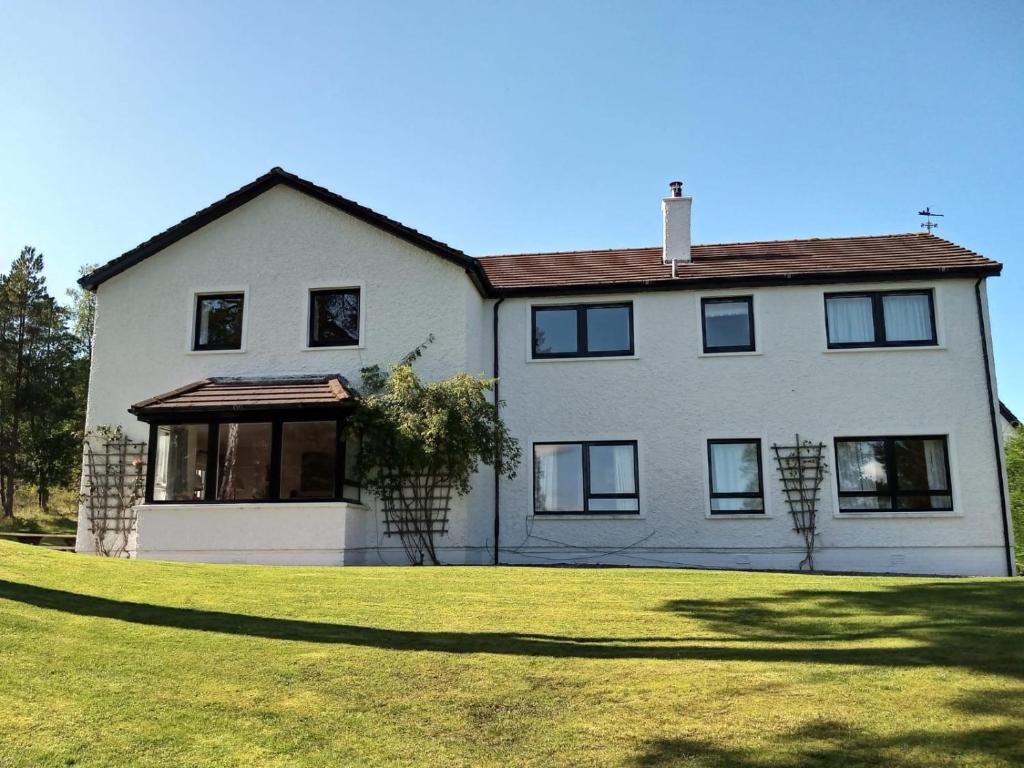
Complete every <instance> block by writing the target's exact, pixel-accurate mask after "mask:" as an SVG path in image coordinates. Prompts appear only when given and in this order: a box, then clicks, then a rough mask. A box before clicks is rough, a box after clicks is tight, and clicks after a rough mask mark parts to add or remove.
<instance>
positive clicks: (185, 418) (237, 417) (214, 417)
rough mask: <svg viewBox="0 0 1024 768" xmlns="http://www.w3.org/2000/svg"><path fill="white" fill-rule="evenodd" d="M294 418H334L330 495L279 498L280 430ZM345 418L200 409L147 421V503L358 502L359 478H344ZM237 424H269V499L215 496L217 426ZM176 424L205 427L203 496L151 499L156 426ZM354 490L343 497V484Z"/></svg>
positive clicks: (291, 412) (311, 413)
mask: <svg viewBox="0 0 1024 768" xmlns="http://www.w3.org/2000/svg"><path fill="white" fill-rule="evenodd" d="M297 421H333V422H335V432H334V434H335V440H336V441H337V442H336V446H337V450H336V451H335V455H334V493H333V494H332V495H330V496H324V497H316V498H303V499H281V498H278V497H279V496H280V490H281V464H282V462H281V456H282V453H281V450H282V444H283V431H284V426H283V425H284V423H285V422H297ZM346 421H347V417H346V416H339V415H338V413H337V412H336V411H328V412H318V411H314V410H301V411H294V410H283V409H276V410H254V411H247V412H238V413H234V412H231V411H223V412H220V411H218V412H203V413H193V414H188V413H182V414H175V415H174V416H173V417H170V416H166V417H161V418H160V419H158V420H154V421H152V422H150V424H149V453H148V455H147V472H146V496H145V503H146V504H310V503H323V502H325V501H338V502H348V503H350V504H361V503H362V501H361V497H362V488H361V486H360V483H359V480H358V478H347V477H345V453H346V447H347V446H346V441H345V439H344V428H345V423H346ZM233 422H237V423H248V424H252V423H267V422H269V423H270V425H271V444H270V445H271V447H270V484H269V488H268V494H267V496H268V498H266V499H248V500H246V499H232V500H230V501H221V500H219V499H217V498H216V496H217V485H218V476H217V463H218V461H219V458H220V456H219V454H220V426H221V424H230V423H233ZM177 424H204V425H206V427H207V429H208V437H207V447H206V478H207V479H206V486H205V487H204V488H203V498H202V499H154V498H153V491H154V486H155V484H156V441H157V431H158V428H159V427H164V426H173V425H177ZM346 486H349V487H352V488H355V489H357V491H359V495H358V496H356V497H355V498H351V497H346V496H345V487H346Z"/></svg>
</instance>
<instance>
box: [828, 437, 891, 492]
mask: <svg viewBox="0 0 1024 768" xmlns="http://www.w3.org/2000/svg"><path fill="white" fill-rule="evenodd" d="M838 458H839V490H841V491H877V490H878V488H879V486H881V485H884V484H886V483H887V482H888V469H887V468H886V466H885V462H884V458H885V453H884V446H883V444H882V442H881V441H878V440H870V441H862V442H856V443H854V442H849V441H843V442H841V443H839V447H838Z"/></svg>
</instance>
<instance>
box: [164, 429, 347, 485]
mask: <svg viewBox="0 0 1024 768" xmlns="http://www.w3.org/2000/svg"><path fill="white" fill-rule="evenodd" d="M150 434H151V455H152V456H153V460H152V464H151V471H150V481H149V487H148V489H147V499H148V500H149V501H153V502H179V503H181V502H241V501H326V500H335V499H343V500H347V501H355V502H358V501H359V496H360V492H359V483H358V479H357V474H356V462H357V458H358V441H357V440H356V439H354V438H353V437H351V436H350V437H346V436H345V434H344V430H343V421H342V420H341V419H337V418H326V419H306V418H301V417H298V416H294V417H293V416H278V417H274V418H270V417H267V418H264V419H263V420H257V419H256V418H255V417H254V418H251V419H248V420H244V421H243V420H226V419H224V420H212V421H209V422H205V423H188V424H179V423H175V424H153V425H151V433H150Z"/></svg>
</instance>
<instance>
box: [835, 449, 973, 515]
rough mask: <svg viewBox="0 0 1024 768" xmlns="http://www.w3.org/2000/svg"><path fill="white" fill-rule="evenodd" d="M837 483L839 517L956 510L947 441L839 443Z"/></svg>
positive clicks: (837, 451) (837, 450)
mask: <svg viewBox="0 0 1024 768" xmlns="http://www.w3.org/2000/svg"><path fill="white" fill-rule="evenodd" d="M836 477H837V478H838V482H839V511H840V512H851V513H857V512H890V511H895V512H921V511H928V512H931V511H950V510H952V509H953V495H952V490H951V487H950V472H949V451H948V448H947V442H946V437H945V436H943V435H935V436H927V437H918V436H913V437H837V438H836Z"/></svg>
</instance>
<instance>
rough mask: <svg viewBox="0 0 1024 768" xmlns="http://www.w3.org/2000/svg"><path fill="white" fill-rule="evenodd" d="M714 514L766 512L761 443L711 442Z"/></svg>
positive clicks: (709, 473)
mask: <svg viewBox="0 0 1024 768" xmlns="http://www.w3.org/2000/svg"><path fill="white" fill-rule="evenodd" d="M708 476H709V478H710V480H711V514H713V515H735V514H759V513H763V512H764V488H763V480H762V472H761V441H760V440H756V439H749V440H748V439H742V440H708Z"/></svg>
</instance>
